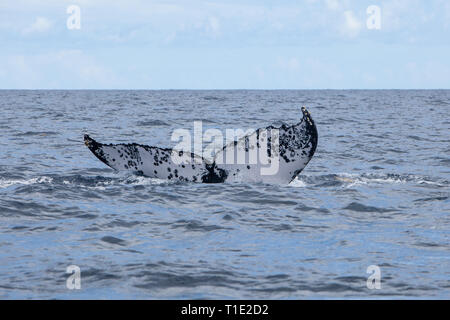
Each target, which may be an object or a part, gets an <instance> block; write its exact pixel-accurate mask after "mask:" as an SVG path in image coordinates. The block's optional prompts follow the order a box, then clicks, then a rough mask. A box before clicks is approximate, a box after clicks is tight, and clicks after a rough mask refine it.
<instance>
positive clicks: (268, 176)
mask: <svg viewBox="0 0 450 320" xmlns="http://www.w3.org/2000/svg"><path fill="white" fill-rule="evenodd" d="M302 114H303V116H302V119H301V121H300V122H299V123H297V124H295V125H291V126H287V125H285V124H283V125H281V126H280V127H274V126H269V127H266V128H262V129H258V130H256V131H254V132H253V133H250V134H248V135H246V136H244V137H242V138H240V139H239V140H237V141H234V142H233V143H230V144H228V145H226V146H224V147H223V148H222V150H220V151H219V152H217V154H216V155H215V156H214V159H213V160H212V161H208V160H207V159H204V158H203V157H201V156H198V155H196V154H193V153H190V152H186V151H178V150H174V149H169V148H159V147H153V146H147V145H141V144H137V143H128V144H122V143H121V144H103V143H99V142H97V141H95V140H94V139H92V138H91V137H90V136H89V135H87V134H85V135H84V143H85V145H86V146H87V147H88V148H89V150H91V151H92V153H93V154H94V155H95V156H96V157H97V158H98V159H99V160H100V161H102V162H103V163H105V164H106V165H107V166H109V167H111V168H113V169H115V170H121V171H122V170H127V171H131V172H136V173H139V174H142V175H145V176H148V177H151V178H159V179H168V180H177V181H191V182H203V183H219V182H225V181H243V182H263V183H277V184H287V183H289V182H291V181H292V180H293V179H295V177H296V176H297V175H298V174H299V173H300V172H301V171H302V170H303V168H304V167H305V166H306V165H307V164H308V162H309V161H310V160H311V158H312V157H313V155H314V152H315V150H316V147H317V142H318V134H317V128H316V125H315V124H314V121H313V119H312V118H311V115H310V113H309V112H308V110H306V108H305V107H302ZM275 141H276V142H277V143H275ZM256 151H257V152H256ZM239 152H240V155H239ZM256 154H257V155H258V156H256V157H255V155H256ZM174 155H176V156H178V157H179V158H178V160H177V159H176V157H175V158H174ZM239 156H242V157H241V160H242V159H244V160H245V161H244V162H242V161H236V160H237V158H239ZM252 157H253V158H252ZM181 158H182V159H183V161H179V159H181ZM230 159H231V161H230ZM249 159H253V160H255V161H254V162H251V161H249ZM264 159H265V160H266V161H264ZM268 167H270V169H272V170H271V171H270V170H267V169H268ZM273 169H274V170H273ZM267 171H268V172H267Z"/></svg>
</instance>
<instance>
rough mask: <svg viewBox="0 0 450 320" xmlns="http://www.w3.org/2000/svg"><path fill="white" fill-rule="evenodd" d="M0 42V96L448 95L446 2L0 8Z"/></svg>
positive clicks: (113, 1)
mask: <svg viewBox="0 0 450 320" xmlns="http://www.w3.org/2000/svg"><path fill="white" fill-rule="evenodd" d="M73 6H76V8H77V9H76V10H75V11H73V10H69V11H68V9H70V8H72V9H73ZM374 6H375V7H376V8H378V9H379V11H374V9H373V8H374ZM371 8H372V9H371ZM78 9H79V15H77V12H78V11H77V10H78ZM378 13H379V14H378ZM0 43H1V48H2V50H0V88H1V89H436V88H443V89H448V88H450V1H449V0H386V1H381V0H297V1H287V0H277V1H266V0H258V1H256V0H251V1H245V0H240V1H235V0H227V1H197V0H191V1H183V0H178V1H151V0H150V1H149V0H147V1H145V0H123V1H120V0H68V1H66V0H0Z"/></svg>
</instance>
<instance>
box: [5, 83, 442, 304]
mask: <svg viewBox="0 0 450 320" xmlns="http://www.w3.org/2000/svg"><path fill="white" fill-rule="evenodd" d="M302 105H306V106H307V107H308V109H309V111H310V112H311V115H312V117H313V119H314V120H315V122H316V125H317V127H318V131H319V144H318V148H317V151H316V154H315V156H314V157H313V159H312V160H311V162H310V163H309V164H308V166H307V167H306V168H305V170H304V171H303V172H302V173H301V174H300V176H299V177H298V179H296V180H294V181H293V182H292V183H291V184H290V185H282V186H280V185H266V184H248V183H225V184H215V185H211V184H208V185H207V184H193V183H180V182H167V181H161V180H156V179H151V178H146V177H142V176H134V175H126V174H123V173H116V172H114V171H113V170H112V169H110V168H108V167H106V166H105V165H104V164H103V163H101V162H100V161H99V160H97V159H96V158H95V157H94V156H93V155H92V154H91V152H90V151H89V150H88V149H87V148H86V147H85V146H84V144H83V134H84V133H88V134H90V135H91V136H92V137H93V138H95V139H97V140H98V141H100V142H105V143H106V142H108V143H109V142H111V143H115V142H137V143H141V144H148V145H156V146H162V147H166V146H173V145H174V144H175V143H174V142H171V139H170V138H171V134H172V132H173V130H175V129H178V128H186V129H189V130H193V122H194V121H195V120H202V121H203V129H204V130H205V129H207V128H217V129H221V130H224V129H226V128H242V129H247V128H254V129H256V128H258V127H265V126H267V125H270V124H280V123H281V122H285V123H295V122H298V121H299V119H300V117H301V111H300V107H301V106H302ZM0 110H1V111H0V112H1V113H0V115H1V117H0V129H1V135H0V150H1V152H0V298H1V299H15V298H20V299H37V298H44V299H48V298H52V299H53V298H56V299H80V298H88V299H95V298H101V299H107V298H125V299H135V298H143V299H162V298H164V299H167V298H174V299H183V298H192V299H203V298H212V299H214V298H224V299H228V298H245V299H257V298H267V299H306V298H319V299H322V298H357V299H369V298H438V299H444V298H447V299H448V298H450V241H449V240H450V237H449V235H450V198H449V197H450V91H445V90H436V91H422V90H412V91H403V90H401V91H396V90H387V91H376V90H374V91H352V90H346V91H336V90H332V91H327V90H323V91H321V90H318V91H296V90H293V91H283V90H280V91H245V90H235V91H8V90H3V91H0ZM70 265H76V266H78V267H79V268H80V270H81V289H78V290H77V289H74V290H70V289H68V288H67V286H66V280H67V278H68V277H69V276H70V274H69V273H67V272H66V271H67V267H68V266H70ZM371 265H375V266H378V268H379V270H380V280H381V288H380V289H369V288H368V287H367V279H368V277H369V276H371V274H370V273H368V272H367V268H368V267H369V266H371Z"/></svg>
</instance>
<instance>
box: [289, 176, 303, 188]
mask: <svg viewBox="0 0 450 320" xmlns="http://www.w3.org/2000/svg"><path fill="white" fill-rule="evenodd" d="M289 186H291V187H296V188H304V187H306V183H305V182H304V181H302V180H300V179H299V178H295V179H294V180H293V181H292V182H291V183H290V184H289Z"/></svg>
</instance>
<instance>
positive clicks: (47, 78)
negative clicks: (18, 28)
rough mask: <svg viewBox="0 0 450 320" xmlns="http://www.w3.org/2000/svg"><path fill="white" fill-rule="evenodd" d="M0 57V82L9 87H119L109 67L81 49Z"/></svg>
mask: <svg viewBox="0 0 450 320" xmlns="http://www.w3.org/2000/svg"><path fill="white" fill-rule="evenodd" d="M0 58H1V59H0V61H1V62H0V69H3V70H5V75H6V76H3V75H1V74H0V83H8V87H10V88H43V89H63V88H79V89H85V88H87V89H89V88H99V87H112V88H114V87H117V86H120V85H119V81H118V78H117V77H116V75H115V74H114V73H113V72H112V71H111V70H109V69H107V68H105V67H104V66H102V64H101V63H99V62H98V61H97V60H96V59H94V58H93V57H91V56H89V55H87V54H85V53H84V52H83V51H81V50H59V51H55V52H48V53H44V54H18V55H11V56H6V57H0ZM2 77H4V78H3V79H2Z"/></svg>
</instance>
